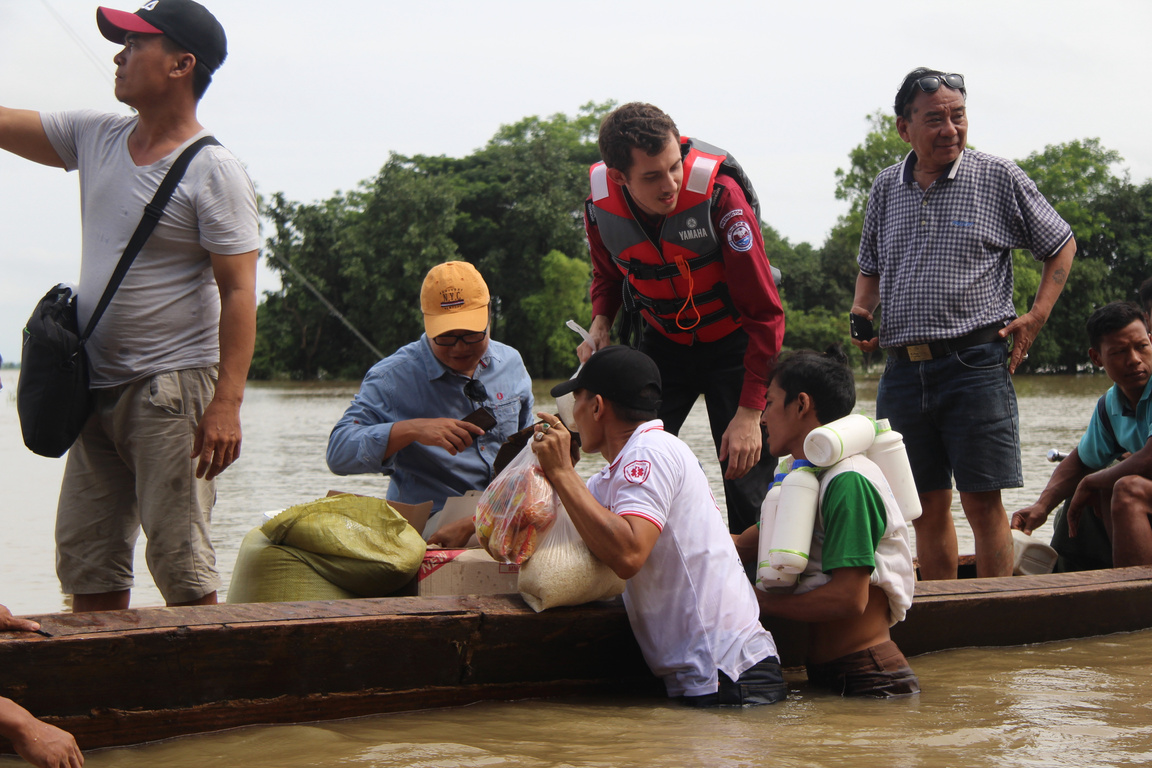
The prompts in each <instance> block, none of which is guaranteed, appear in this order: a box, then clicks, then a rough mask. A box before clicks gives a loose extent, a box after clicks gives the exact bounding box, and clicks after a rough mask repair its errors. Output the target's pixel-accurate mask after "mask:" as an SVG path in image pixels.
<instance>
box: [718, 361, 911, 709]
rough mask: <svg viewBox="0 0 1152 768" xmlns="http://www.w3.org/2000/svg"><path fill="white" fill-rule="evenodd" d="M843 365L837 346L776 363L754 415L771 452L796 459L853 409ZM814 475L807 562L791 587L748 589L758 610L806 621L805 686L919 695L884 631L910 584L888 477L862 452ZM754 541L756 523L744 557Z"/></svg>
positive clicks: (740, 543) (902, 608) (743, 546)
mask: <svg viewBox="0 0 1152 768" xmlns="http://www.w3.org/2000/svg"><path fill="white" fill-rule="evenodd" d="M846 363H847V361H846V360H845V359H844V356H843V353H841V352H839V351H838V350H837V351H836V352H833V353H829V354H826V355H820V354H817V353H815V352H801V353H797V354H794V355H792V356H791V357H789V358H788V359H786V360H784V361H783V362H781V363H780V364H779V365H778V366H777V367H776V369H775V371H774V372H773V373H772V379H771V381H770V382H769V386H768V401H767V406H766V407H765V409H764V416H763V419H762V423H763V424H764V425H765V427H766V428H767V431H768V440H769V443H770V445H771V451H772V455H773V456H786V455H789V454H790V455H791V456H792V457H793V458H795V459H803V458H804V439H805V438H806V437H807V436H808V433H809V432H811V431H812V430H813V429H816V428H817V427H819V426H821V425H822V424H826V423H828V422H830V421H835V420H836V419H839V418H843V417H844V416H847V415H848V414H850V413H851V412H852V409H853V407H854V406H855V405H856V386H855V383H854V382H853V379H852V371H850V370H849V369H848V367H847V364H846ZM819 477H820V491H819V508H818V513H817V517H816V526H815V529H814V530H813V532H812V547H811V552H810V556H809V559H808V566H807V568H805V570H804V572H803V573H802V574H800V577H799V579H798V582H797V586H796V588H795V589H794V590H793V591H792V592H787V593H781V592H780V591H779V590H773V591H772V592H771V593H766V592H763V591H761V590H759V589H757V590H756V597H757V598H758V599H759V601H760V612H761V615H763V616H779V617H781V618H786V619H793V620H796V621H804V622H808V624H809V643H808V656H807V660H806V666H807V669H808V680H809V682H811V683H812V684H813V685H816V686H819V687H821V688H826V689H829V690H831V691H833V692H834V693H838V694H840V695H842V696H873V697H876V698H890V697H896V696H908V695H911V694H914V693H919V692H920V683H919V682H918V681H917V679H916V675H915V674H914V673H913V672H912V669H911V668H910V667H909V666H908V661H907V659H905V658H904V654H903V653H901V652H900V649H899V648H897V647H896V643H894V642H892V636H891V635H890V634H889V631H888V628H889V627H890V626H891V625H893V624H895V623H896V622H898V621H900V620H902V619H903V618H904V614H905V612H906V611H907V610H908V607H909V606H910V605H911V604H912V595H913V592H914V590H915V581H916V577H915V571H914V570H913V565H912V550H911V547H910V546H909V541H908V526H907V524H906V523H905V521H904V516H903V515H902V514H901V512H900V509H899V507H898V506H897V504H896V499H895V498H894V497H893V495H892V491H891V489H890V488H889V486H888V481H887V480H885V479H884V475H883V474H882V473H881V471H880V468H879V467H877V466H876V465H875V464H874V463H872V462H871V461H869V460H868V459H867V458H866V457H865V456H863V455H862V454H857V455H855V456H849V457H848V458H845V459H843V460H841V461H840V462H838V463H836V464H834V465H832V466H831V467H828V468H827V469H824V470H822V471H821V472H820V475H819ZM777 514H786V510H784V509H780V510H778V512H777ZM758 538H759V535H758V529H757V528H756V527H755V526H753V527H751V528H749V529H748V530H746V531H744V532H743V533H742V534H740V536H739V537H737V542H736V544H737V549H738V550H739V551H740V553H741V556H742V557H744V558H746V559H748V560H753V559H754V558H755V557H756V552H757V541H758Z"/></svg>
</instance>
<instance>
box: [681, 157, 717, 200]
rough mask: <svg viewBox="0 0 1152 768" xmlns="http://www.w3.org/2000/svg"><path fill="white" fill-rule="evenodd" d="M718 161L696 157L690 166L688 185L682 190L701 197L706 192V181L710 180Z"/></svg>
mask: <svg viewBox="0 0 1152 768" xmlns="http://www.w3.org/2000/svg"><path fill="white" fill-rule="evenodd" d="M717 163H719V161H718V160H713V159H712V158H710V157H697V158H696V162H695V163H693V164H692V173H691V174H690V175H689V176H688V183H686V184H685V185H684V188H685V189H686V190H688V191H689V192H695V193H696V194H698V195H703V194H705V193H707V192H708V181H709V180H710V179H711V178H712V169H713V168H715V167H716V165H717Z"/></svg>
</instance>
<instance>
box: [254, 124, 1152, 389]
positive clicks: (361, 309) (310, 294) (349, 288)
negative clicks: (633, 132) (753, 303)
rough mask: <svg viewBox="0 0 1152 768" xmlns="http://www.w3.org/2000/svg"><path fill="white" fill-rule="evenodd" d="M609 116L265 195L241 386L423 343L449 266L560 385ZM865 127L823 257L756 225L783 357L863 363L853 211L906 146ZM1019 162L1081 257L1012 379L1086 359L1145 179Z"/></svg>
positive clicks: (584, 298) (1124, 263)
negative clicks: (471, 279) (436, 271)
mask: <svg viewBox="0 0 1152 768" xmlns="http://www.w3.org/2000/svg"><path fill="white" fill-rule="evenodd" d="M612 106H613V104H612V103H611V102H608V103H603V104H596V103H589V104H585V105H584V106H583V107H581V108H580V109H579V110H578V111H577V113H576V114H575V116H571V117H570V116H568V115H564V114H556V115H553V116H551V117H549V118H547V119H542V118H539V117H527V118H524V119H523V120H520V121H519V122H517V123H513V124H511V125H506V126H503V127H501V128H500V130H499V131H498V132H497V133H496V135H495V136H493V137H492V139H491V140H489V142H488V143H487V144H486V145H485V146H484V147H482V148H480V149H478V150H476V151H475V152H473V153H472V154H470V155H468V156H466V157H462V158H451V157H447V156H443V155H440V156H425V155H416V156H412V157H405V156H401V155H392V156H391V157H390V158H389V159H388V161H387V162H386V163H385V165H384V167H383V168H382V169H381V170H380V172H379V173H378V174H377V175H376V176H374V177H373V178H370V179H367V180H365V181H363V182H361V183H360V185H359V186H358V187H357V188H356V189H355V190H353V191H351V192H346V193H337V194H336V195H334V196H333V197H331V198H329V199H328V200H324V201H318V202H313V203H298V202H293V201H290V200H288V199H286V198H285V196H284V195H283V194H282V193H276V194H274V195H272V197H271V198H270V200H269V202H267V203H266V204H265V205H264V209H263V212H264V214H265V216H266V218H267V219H268V220H270V221H271V223H272V232H271V236H270V237H269V238H268V242H267V248H266V249H265V256H266V259H267V261H268V264H269V266H270V267H271V268H272V269H273V270H275V271H276V272H278V273H279V276H280V281H281V287H280V289H279V290H276V291H270V292H267V293H266V294H265V296H264V298H263V300H262V302H261V304H260V307H259V313H258V332H257V346H256V354H255V357H254V360H253V365H252V376H253V377H254V378H294V379H311V378H324V377H332V378H345V379H359V378H360V377H361V376H363V374H364V372H365V371H366V370H367V369H368V368H369V367H370V366H371V365H372V364H373V363H375V362H376V361H377V359H379V356H380V355H388V354H391V353H392V352H393V351H395V350H396V349H397V348H398V347H400V346H402V345H404V344H406V343H408V342H410V341H412V340H414V339H416V338H418V337H419V335H420V333H421V332H422V330H423V320H422V316H421V314H420V305H419V294H420V284H421V281H422V280H423V277H424V274H425V273H426V272H427V271H428V269H430V268H431V267H432V266H433V265H435V264H438V263H440V262H443V261H448V260H452V259H458V260H463V261H468V262H471V263H472V264H475V265H476V267H477V268H478V269H479V270H480V271H481V273H483V274H484V276H485V279H486V280H487V282H488V285H489V288H490V290H491V292H492V335H493V338H496V339H500V340H502V341H505V342H507V343H510V344H512V345H513V346H515V347H516V348H517V349H518V350H519V351H520V353H521V354H522V355H523V357H524V361H525V364H526V365H527V367H528V370H529V372H530V373H531V374H532V375H533V376H534V377H546V378H551V377H563V376H568V375H569V374H570V373H571V372H572V370H573V369H574V368H575V366H576V364H577V361H576V355H575V348H576V344H577V343H578V341H579V339H578V338H577V337H576V335H575V334H574V333H572V331H570V330H568V329H567V328H566V327H565V326H564V322H565V321H566V320H568V319H574V320H576V321H577V322H579V323H580V324H581V325H584V326H585V327H587V325H588V323H589V321H590V315H591V305H590V302H589V298H588V287H589V284H590V282H591V265H590V263H589V259H588V255H587V248H586V245H585V242H584V230H583V204H584V198H585V197H586V196H587V191H588V176H587V172H588V166H589V165H591V164H592V163H594V162H595V161H597V160H599V151H598V149H597V147H596V133H597V130H598V127H599V124H600V120H601V118H602V117H603V116H604V114H606V113H607V112H608V111H609V110H610V109H611V108H612ZM866 124H867V131H866V134H865V137H864V140H863V141H862V142H861V143H860V144H859V145H857V146H856V147H855V148H853V149H852V150H851V151H850V152H849V154H848V160H849V164H848V167H847V169H846V170H845V169H839V170H837V171H836V178H837V188H836V197H837V198H838V199H841V200H844V201H846V202H847V203H848V206H849V209H848V212H847V213H845V214H844V215H843V216H841V217H840V219H839V220H838V221H837V222H836V225H835V226H834V227H833V228H832V230H831V232H830V233H829V235H828V237H827V239H826V240H825V242H824V244H823V245H822V246H821V247H819V248H816V247H814V246H812V245H810V244H809V243H799V244H797V245H793V244H792V243H790V242H789V241H788V240H787V238H784V237H781V236H780V234H779V233H778V232H777V231H776V230H775V229H773V228H772V226H770V224H768V223H767V222H762V223H761V230H762V232H763V234H764V242H765V246H766V250H767V253H768V258H769V260H770V261H771V262H772V264H773V265H774V266H776V267H778V268H779V269H780V270H781V272H782V274H783V277H782V279H781V282H780V294H781V297H782V298H783V300H784V307H785V313H786V315H785V317H786V333H785V337H784V344H785V348H787V349H801V348H813V349H822V348H824V347H826V346H828V345H829V344H832V343H836V342H839V343H841V344H843V345H844V347H845V349H846V350H848V351H849V354H850V356H852V357H853V358H854V360H855V362H857V363H858V364H862V365H864V366H867V365H868V364H870V363H871V362H872V361H870V360H862V359H860V357H859V353H858V352H857V350H856V349H855V348H854V347H852V346H851V344H850V343H849V339H848V333H847V313H848V309H849V307H850V306H851V304H852V294H853V290H854V288H855V283H856V275H857V272H858V269H857V265H856V252H857V250H858V248H859V245H860V232H861V228H862V224H863V219H864V210H865V207H866V206H867V201H868V193H869V190H870V189H871V185H872V180H873V179H874V178H875V176H876V174H877V173H879V172H880V171H881V170H882V169H883V168H885V167H887V166H889V165H892V164H893V163H896V162H899V161H900V160H901V159H902V158H903V157H904V155H905V154H906V153H907V151H908V145H907V144H905V143H904V142H903V141H902V140H901V139H900V137H899V135H898V134H897V133H896V127H895V119H894V118H892V117H889V116H887V115H885V114H883V113H881V112H876V113H875V114H873V115H870V116H869V117H868V118H867V119H866ZM1017 162H1018V163H1019V164H1020V166H1021V167H1022V168H1023V169H1024V170H1025V172H1027V173H1028V175H1029V176H1030V177H1031V178H1032V179H1033V180H1034V181H1035V182H1036V184H1037V186H1038V187H1039V188H1040V191H1041V192H1042V193H1043V194H1044V195H1045V196H1046V197H1047V198H1048V199H1049V200H1050V201H1051V202H1052V204H1053V205H1054V206H1055V207H1056V209H1057V210H1058V211H1059V212H1060V214H1061V215H1062V216H1063V217H1064V218H1065V219H1066V220H1067V221H1068V222H1069V223H1070V224H1071V225H1072V229H1073V231H1074V233H1075V235H1076V240H1077V243H1078V246H1079V250H1078V252H1077V255H1076V260H1075V262H1074V264H1073V268H1072V271H1071V274H1070V276H1069V279H1068V283H1067V285H1066V286H1065V288H1064V292H1063V294H1062V295H1061V297H1060V300H1059V301H1058V302H1057V303H1056V308H1055V310H1054V311H1053V313H1052V316H1051V317H1050V318H1049V321H1048V324H1047V326H1046V327H1045V328H1044V330H1043V331H1041V334H1040V336H1039V338H1038V339H1037V341H1036V344H1035V345H1034V346H1033V347H1032V349H1031V351H1030V355H1029V359H1028V361H1027V363H1026V366H1025V369H1026V370H1028V371H1032V372H1050V371H1074V370H1077V369H1078V368H1082V367H1084V366H1085V365H1087V364H1088V357H1087V352H1086V348H1087V340H1086V338H1085V334H1084V330H1083V328H1084V321H1085V319H1086V318H1087V317H1088V315H1089V314H1090V313H1091V311H1092V310H1093V309H1095V308H1096V307H1099V306H1101V305H1103V304H1105V303H1107V302H1108V301H1112V300H1114V299H1131V298H1134V296H1135V289H1136V287H1137V286H1138V285H1139V284H1140V282H1141V281H1143V280H1144V279H1145V278H1146V277H1148V276H1149V275H1150V274H1152V268H1150V267H1149V261H1148V254H1149V253H1150V252H1152V218H1150V214H1152V181H1146V182H1144V183H1143V184H1134V183H1132V182H1131V181H1130V179H1129V178H1128V175H1127V174H1126V173H1122V172H1117V170H1116V169H1117V168H1118V167H1119V165H1120V163H1121V162H1122V158H1121V157H1120V156H1119V155H1118V154H1117V153H1116V152H1114V151H1111V150H1108V149H1106V148H1104V147H1103V146H1101V144H1100V142H1099V140H1098V139H1091V138H1090V139H1083V140H1076V141H1071V142H1067V143H1065V144H1058V145H1050V146H1047V147H1045V148H1044V149H1043V150H1040V151H1037V152H1033V153H1032V154H1030V155H1029V156H1028V157H1026V158H1023V159H1020V160H1017ZM753 183H755V179H753ZM1014 267H1015V286H1016V290H1015V302H1016V307H1017V310H1018V311H1019V312H1025V311H1027V309H1028V307H1029V306H1030V304H1031V301H1032V297H1033V296H1034V295H1035V292H1036V287H1037V285H1038V284H1039V278H1040V272H1041V265H1040V264H1039V263H1038V262H1036V261H1035V260H1034V259H1033V258H1032V257H1031V255H1030V254H1028V253H1027V252H1018V253H1015V254H1014ZM321 297H323V298H321ZM882 312H883V307H881V317H880V318H879V319H880V322H883V317H882ZM352 329H355V331H354V330H352Z"/></svg>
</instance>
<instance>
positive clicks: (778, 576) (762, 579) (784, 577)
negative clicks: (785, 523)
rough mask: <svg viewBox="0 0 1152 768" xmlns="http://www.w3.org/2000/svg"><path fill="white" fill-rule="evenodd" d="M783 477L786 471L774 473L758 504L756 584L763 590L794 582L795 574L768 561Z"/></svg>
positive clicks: (785, 475)
mask: <svg viewBox="0 0 1152 768" xmlns="http://www.w3.org/2000/svg"><path fill="white" fill-rule="evenodd" d="M785 477H787V473H786V472H780V473H779V474H777V475H776V478H775V481H774V482H773V483H772V487H771V488H769V489H768V493H767V494H765V496H764V503H763V504H761V505H760V542H759V544H760V546H759V551H758V556H757V558H756V586H757V587H759V588H760V589H762V590H765V591H767V590H768V589H769V588H771V587H786V586H789V585H791V584H795V583H796V574H794V573H784V572H783V571H778V570H776V569H775V568H773V567H772V564H771V563H770V562H769V555H770V553H771V550H772V534H773V532H774V530H775V528H776V509H777V504H778V503H779V501H780V493H781V490H782V489H781V485H780V484H781V483H782V482H783V481H784V478H785Z"/></svg>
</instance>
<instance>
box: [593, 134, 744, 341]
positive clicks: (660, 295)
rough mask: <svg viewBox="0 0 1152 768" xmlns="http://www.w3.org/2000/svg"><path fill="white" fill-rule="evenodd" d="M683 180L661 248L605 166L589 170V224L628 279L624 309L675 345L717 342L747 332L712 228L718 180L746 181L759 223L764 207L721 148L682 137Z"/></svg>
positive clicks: (665, 225) (663, 227) (662, 233)
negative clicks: (720, 175)
mask: <svg viewBox="0 0 1152 768" xmlns="http://www.w3.org/2000/svg"><path fill="white" fill-rule="evenodd" d="M680 142H681V153H682V154H683V157H684V181H683V183H682V185H681V188H680V196H679V198H678V199H677V201H676V208H675V210H673V211H672V212H671V213H670V214H668V215H667V216H666V217H665V218H664V222H663V224H662V225H661V228H660V236H659V237H660V242H659V247H657V244H656V243H654V242H653V241H652V239H651V238H650V237H649V236H648V234H647V233H646V232H645V231H644V228H643V227H642V226H641V225H640V223H639V222H638V221H636V217H635V215H634V213H633V210H632V208H631V205H630V202H629V199H628V197H627V195H626V194H625V191H624V188H623V187H621V186H620V185H619V184H616V183H614V182H612V181H611V180H610V179H609V178H608V168H607V166H605V165H604V163H603V162H600V163H596V164H595V165H593V166H592V167H591V169H590V170H589V176H590V179H591V182H592V197H591V199H590V200H589V201H588V206H587V208H588V218H589V220H590V221H592V222H594V223H595V224H596V226H597V228H598V229H599V232H600V239H601V240H602V241H603V242H604V247H605V248H607V249H608V252H609V253H610V254H611V255H612V259H613V261H615V262H616V265H617V266H618V267H620V271H621V272H623V273H624V275H625V280H624V310H625V312H626V314H628V313H632V314H634V313H637V312H638V313H639V314H640V315H642V316H643V318H644V319H645V320H646V321H647V322H648V323H649V324H650V325H652V326H653V327H654V328H656V329H657V330H658V331H660V332H661V333H662V334H664V335H665V336H667V337H668V338H669V339H671V340H672V341H675V342H678V343H680V344H692V343H693V342H694V341H704V342H708V341H716V340H718V339H722V338H724V337H725V336H727V335H728V334H730V333H732V332H733V331H734V330H736V329H737V328H738V327H740V313H739V312H737V311H736V308H735V306H734V305H733V304H732V300H731V298H730V297H729V295H728V286H727V284H726V283H725V280H724V262H723V253H722V251H721V248H720V240H719V237H718V235H717V233H716V229H715V227H714V226H713V224H712V215H711V214H712V205H713V202H714V200H713V196H714V191H715V192H718V190H716V188H715V187H716V176H717V174H718V173H721V172H724V173H728V174H730V175H732V176H733V177H734V178H736V180H737V181H738V182H739V183H740V186H741V187H742V188H743V189H744V190H745V195H746V196H747V197H748V202H749V203H750V204H751V205H752V207H753V209H754V211H755V215H756V218H757V220H758V219H759V206H758V201H757V200H756V195H755V192H753V191H752V187H751V184H750V183H748V180H747V177H746V176H744V173H743V170H742V169H741V168H740V166H739V165H738V164H737V163H736V162H735V160H733V159H731V158H730V157H729V156H728V153H727V152H725V151H724V150H722V149H719V148H717V147H714V146H712V145H710V144H706V143H704V142H702V141H699V140H692V139H689V138H688V137H686V136H685V137H682V138H681V139H680Z"/></svg>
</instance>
